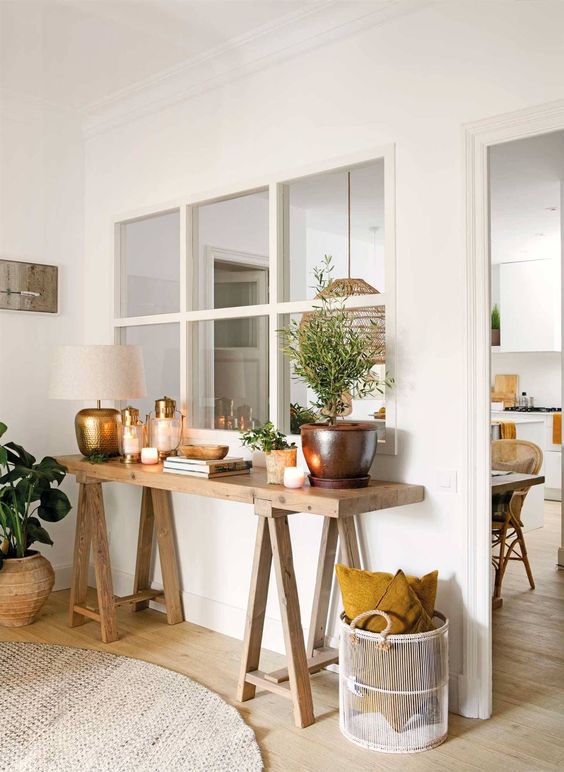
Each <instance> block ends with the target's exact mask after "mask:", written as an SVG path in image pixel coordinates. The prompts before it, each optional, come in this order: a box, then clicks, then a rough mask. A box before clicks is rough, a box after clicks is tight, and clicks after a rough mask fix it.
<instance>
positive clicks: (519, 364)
mask: <svg viewBox="0 0 564 772" xmlns="http://www.w3.org/2000/svg"><path fill="white" fill-rule="evenodd" d="M488 162H489V163H488V169H489V175H488V178H489V224H490V228H489V231H490V250H489V257H490V295H491V302H490V314H491V342H490V344H491V345H490V355H491V356H490V373H491V381H490V386H491V407H490V432H491V440H492V443H491V468H492V523H491V538H492V569H493V571H492V577H491V584H492V653H493V691H494V694H495V695H496V696H498V697H499V696H503V694H504V693H507V692H508V691H510V690H511V689H512V687H513V686H515V687H516V688H518V689H519V691H520V694H521V698H522V700H523V702H527V701H528V699H527V695H528V688H529V687H528V686H527V685H528V684H532V683H535V684H536V685H535V687H534V689H537V690H538V684H539V683H543V682H545V683H546V682H547V671H546V668H547V660H548V661H550V655H551V650H552V649H551V647H553V645H555V644H556V642H557V640H561V636H562V632H564V616H563V615H562V613H561V605H562V597H564V573H560V574H559V572H558V569H557V562H558V554H559V549H560V548H561V547H562V540H561V535H562V532H563V530H564V524H563V520H562V505H561V502H562V369H563V367H562V244H563V239H562V232H563V223H562V202H563V200H564V131H557V132H552V133H548V134H541V135H538V136H533V137H527V138H525V139H518V140H514V141H511V142H504V143H501V144H494V145H492V146H491V147H490V148H489V154H488ZM493 470H495V471H493ZM515 473H517V474H518V475H519V477H515ZM559 596H560V600H559V601H558V598H559ZM555 599H556V602H555ZM516 626H519V628H520V629H521V630H523V631H525V630H526V629H527V627H529V626H534V627H535V628H537V629H538V628H539V627H540V629H543V631H544V635H542V636H540V637H539V646H540V647H541V649H540V650H537V652H536V654H537V656H536V657H535V659H534V661H531V660H530V659H528V658H525V659H524V658H523V657H522V640H520V638H519V636H516V635H515V629H516ZM553 638H554V640H553ZM542 649H545V650H544V651H543V650H542ZM508 661H509V662H511V668H510V669H509V670H508V668H507V662H508ZM558 664H560V666H561V664H562V663H556V662H554V663H552V666H553V668H557V666H558ZM549 667H550V666H549ZM537 669H538V672H537ZM541 671H542V672H541ZM555 673H556V670H555Z"/></svg>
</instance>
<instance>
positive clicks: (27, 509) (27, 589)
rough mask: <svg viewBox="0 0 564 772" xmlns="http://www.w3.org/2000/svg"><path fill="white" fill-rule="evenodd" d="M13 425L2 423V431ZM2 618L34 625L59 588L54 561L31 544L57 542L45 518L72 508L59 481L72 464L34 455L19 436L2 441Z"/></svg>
mask: <svg viewBox="0 0 564 772" xmlns="http://www.w3.org/2000/svg"><path fill="white" fill-rule="evenodd" d="M6 430H7V426H6V424H3V423H0V437H2V436H3V435H4V434H5V433H6ZM0 473H1V474H0V624H1V625H4V627H21V626H23V625H28V624H30V623H31V622H33V620H34V619H35V617H36V616H37V614H38V613H39V611H40V609H41V607H42V606H43V604H44V603H45V601H46V600H47V598H48V596H49V593H50V592H51V590H52V588H53V582H54V580H55V574H54V572H53V568H52V566H51V564H50V563H49V561H48V560H47V559H46V558H44V557H43V556H42V555H41V554H40V553H39V552H37V551H35V550H32V549H30V547H31V545H32V544H34V543H35V542H40V543H42V544H53V542H52V540H51V537H50V536H49V534H48V533H47V531H46V530H45V528H44V527H43V525H42V524H41V521H42V520H44V521H46V522H48V523H55V522H57V521H58V520H62V519H63V517H65V516H66V515H67V514H68V512H69V511H70V509H71V505H70V502H69V500H68V498H67V496H66V494H65V493H63V491H61V490H59V489H58V487H57V488H53V486H54V485H56V486H59V485H60V484H61V482H62V481H63V479H64V478H65V475H66V469H65V468H64V467H63V466H61V464H59V463H58V462H57V461H56V460H55V459H54V458H51V457H50V456H46V457H45V458H44V459H43V460H42V461H40V462H39V463H36V460H35V458H34V456H32V455H31V453H28V452H27V451H26V450H24V448H22V447H21V445H16V443H15V442H8V443H6V444H5V445H1V444H0Z"/></svg>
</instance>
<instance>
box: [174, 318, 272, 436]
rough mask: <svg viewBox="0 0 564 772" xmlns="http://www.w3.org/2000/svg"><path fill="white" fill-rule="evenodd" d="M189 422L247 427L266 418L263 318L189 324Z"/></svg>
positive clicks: (265, 325)
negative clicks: (190, 368)
mask: <svg viewBox="0 0 564 772" xmlns="http://www.w3.org/2000/svg"><path fill="white" fill-rule="evenodd" d="M191 345H192V356H189V357H188V361H189V362H191V366H192V387H193V399H192V409H191V410H189V417H188V420H189V423H190V425H191V426H195V427H198V428H207V429H214V428H215V429H246V428H250V427H252V426H260V425H261V424H263V423H265V422H266V421H267V420H268V317H266V316H259V317H244V318H241V319H225V320H218V321H209V322H194V323H193V324H192V335H191Z"/></svg>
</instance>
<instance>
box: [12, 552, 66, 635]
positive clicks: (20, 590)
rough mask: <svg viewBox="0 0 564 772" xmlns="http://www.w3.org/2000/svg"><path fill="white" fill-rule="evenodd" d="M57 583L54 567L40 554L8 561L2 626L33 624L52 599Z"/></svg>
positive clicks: (35, 553) (34, 553)
mask: <svg viewBox="0 0 564 772" xmlns="http://www.w3.org/2000/svg"><path fill="white" fill-rule="evenodd" d="M54 581H55V573H54V571H53V568H52V566H51V563H49V561H48V560H47V559H46V558H44V557H43V555H40V554H39V552H32V553H31V554H29V555H27V556H26V557H25V558H8V559H6V560H4V563H3V565H2V568H1V569H0V625H2V626H3V627H23V626H24V625H29V624H31V623H32V622H33V620H34V619H35V617H36V616H37V614H38V613H39V612H40V610H41V608H42V607H43V604H44V603H45V601H46V600H47V598H48V597H49V593H50V592H51V590H52V589H53V583H54Z"/></svg>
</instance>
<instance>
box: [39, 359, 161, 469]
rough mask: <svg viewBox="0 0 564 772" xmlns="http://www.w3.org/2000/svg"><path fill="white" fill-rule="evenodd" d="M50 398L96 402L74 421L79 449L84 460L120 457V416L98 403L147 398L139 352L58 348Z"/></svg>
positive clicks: (117, 412) (80, 412)
mask: <svg viewBox="0 0 564 772" xmlns="http://www.w3.org/2000/svg"><path fill="white" fill-rule="evenodd" d="M49 396H50V397H51V398H53V399H79V400H90V399H92V400H96V402H97V407H95V408H93V407H92V408H86V409H84V410H80V411H79V412H78V413H77V415H76V418H75V420H74V426H75V430H76V440H77V442H78V448H79V450H80V452H81V453H82V455H83V456H90V455H92V454H93V453H100V454H103V455H105V456H117V455H119V443H118V426H119V419H120V414H119V411H118V410H115V409H114V408H104V407H101V401H102V400H103V399H109V400H121V399H140V398H142V397H144V396H146V389H145V371H144V368H143V358H142V354H141V348H140V347H139V346H118V345H114V346H59V348H58V349H57V350H56V351H55V355H54V357H53V360H52V363H51V384H50V388H49Z"/></svg>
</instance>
